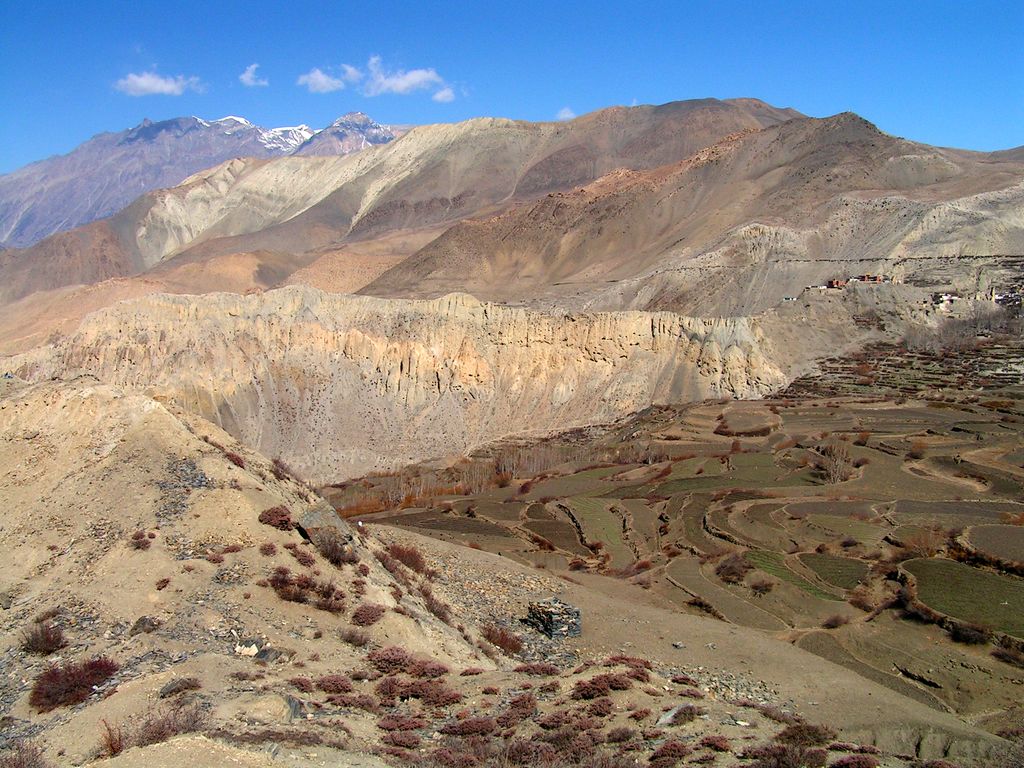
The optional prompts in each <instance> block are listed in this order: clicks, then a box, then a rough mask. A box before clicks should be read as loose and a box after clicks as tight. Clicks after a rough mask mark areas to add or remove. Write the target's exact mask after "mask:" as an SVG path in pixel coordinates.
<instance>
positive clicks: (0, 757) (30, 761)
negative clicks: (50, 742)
mask: <svg viewBox="0 0 1024 768" xmlns="http://www.w3.org/2000/svg"><path fill="white" fill-rule="evenodd" d="M0 768H50V763H49V762H48V761H47V760H46V758H45V757H43V750H42V747H40V746H39V745H38V744H33V743H32V742H30V741H25V740H24V739H20V740H18V741H12V742H10V743H9V744H8V746H7V749H6V751H5V752H4V753H3V754H0Z"/></svg>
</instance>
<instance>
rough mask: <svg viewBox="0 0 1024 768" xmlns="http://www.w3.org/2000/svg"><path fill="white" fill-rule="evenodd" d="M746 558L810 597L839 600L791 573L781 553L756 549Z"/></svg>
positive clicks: (746, 555) (755, 565)
mask: <svg viewBox="0 0 1024 768" xmlns="http://www.w3.org/2000/svg"><path fill="white" fill-rule="evenodd" d="M744 557H746V558H747V562H748V563H750V564H751V565H752V566H754V567H755V568H757V569H758V570H761V571H764V572H765V573H767V574H769V575H771V576H774V577H776V578H777V579H781V580H782V581H785V582H788V583H790V584H792V585H793V586H794V587H798V588H799V589H802V590H803V591H804V592H806V593H807V594H809V595H813V596H814V597H817V598H820V599H822V600H838V599H839V598H838V597H836V596H835V595H832V594H829V593H828V592H826V591H825V590H823V589H822V588H821V587H817V586H815V585H814V584H811V582H809V581H808V580H807V579H805V578H803V577H802V576H800V575H798V574H796V573H794V572H793V571H791V570H790V569H789V568H788V567H787V566H786V562H785V558H784V556H783V555H782V554H781V553H779V552H767V551H765V550H763V549H754V550H751V551H749V552H747V553H746V554H745V555H744Z"/></svg>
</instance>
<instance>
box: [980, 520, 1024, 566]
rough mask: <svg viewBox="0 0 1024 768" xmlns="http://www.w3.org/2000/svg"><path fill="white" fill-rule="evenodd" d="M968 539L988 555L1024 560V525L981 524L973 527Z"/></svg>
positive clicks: (1017, 560) (1018, 560)
mask: <svg viewBox="0 0 1024 768" xmlns="http://www.w3.org/2000/svg"><path fill="white" fill-rule="evenodd" d="M967 540H968V541H970V542H971V544H972V545H973V546H974V547H975V548H977V549H979V550H981V551H982V552H984V553H985V554H987V555H994V556H995V557H999V558H1002V559H1003V560H1012V561H1016V562H1024V526H1020V525H979V526H976V527H974V528H971V530H970V531H969V532H968V534H967Z"/></svg>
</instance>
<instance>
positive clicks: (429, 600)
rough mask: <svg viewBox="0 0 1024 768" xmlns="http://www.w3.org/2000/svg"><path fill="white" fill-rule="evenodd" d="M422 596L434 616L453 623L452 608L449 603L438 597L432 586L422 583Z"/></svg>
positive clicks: (447, 622)
mask: <svg viewBox="0 0 1024 768" xmlns="http://www.w3.org/2000/svg"><path fill="white" fill-rule="evenodd" d="M420 596H421V597H422V598H423V604H424V605H425V606H426V608H427V610H428V611H430V613H432V614H433V615H434V616H436V617H437V618H438V619H440V620H441V621H443V622H444V623H445V624H451V623H452V608H451V606H450V605H448V603H446V602H444V600H441V599H440V598H439V597H437V596H436V595H435V594H434V593H433V591H431V589H430V587H428V586H427V585H425V584H424V585H422V586H421V587H420Z"/></svg>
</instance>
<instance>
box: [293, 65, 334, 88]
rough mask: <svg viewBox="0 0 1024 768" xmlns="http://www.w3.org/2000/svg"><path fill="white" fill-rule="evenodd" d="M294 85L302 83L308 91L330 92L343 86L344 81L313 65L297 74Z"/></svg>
mask: <svg viewBox="0 0 1024 768" xmlns="http://www.w3.org/2000/svg"><path fill="white" fill-rule="evenodd" d="M295 84H296V85H304V86H306V88H308V89H309V92H310V93H330V92H331V91H340V90H341V89H342V88H344V87H345V82H344V81H343V80H340V79H339V78H337V77H331V76H330V75H328V74H327V73H326V72H324V71H323V70H321V69H319V68H317V67H313V69H311V70H309V72H307V73H306V74H304V75H299V79H298V80H296V81H295Z"/></svg>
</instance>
